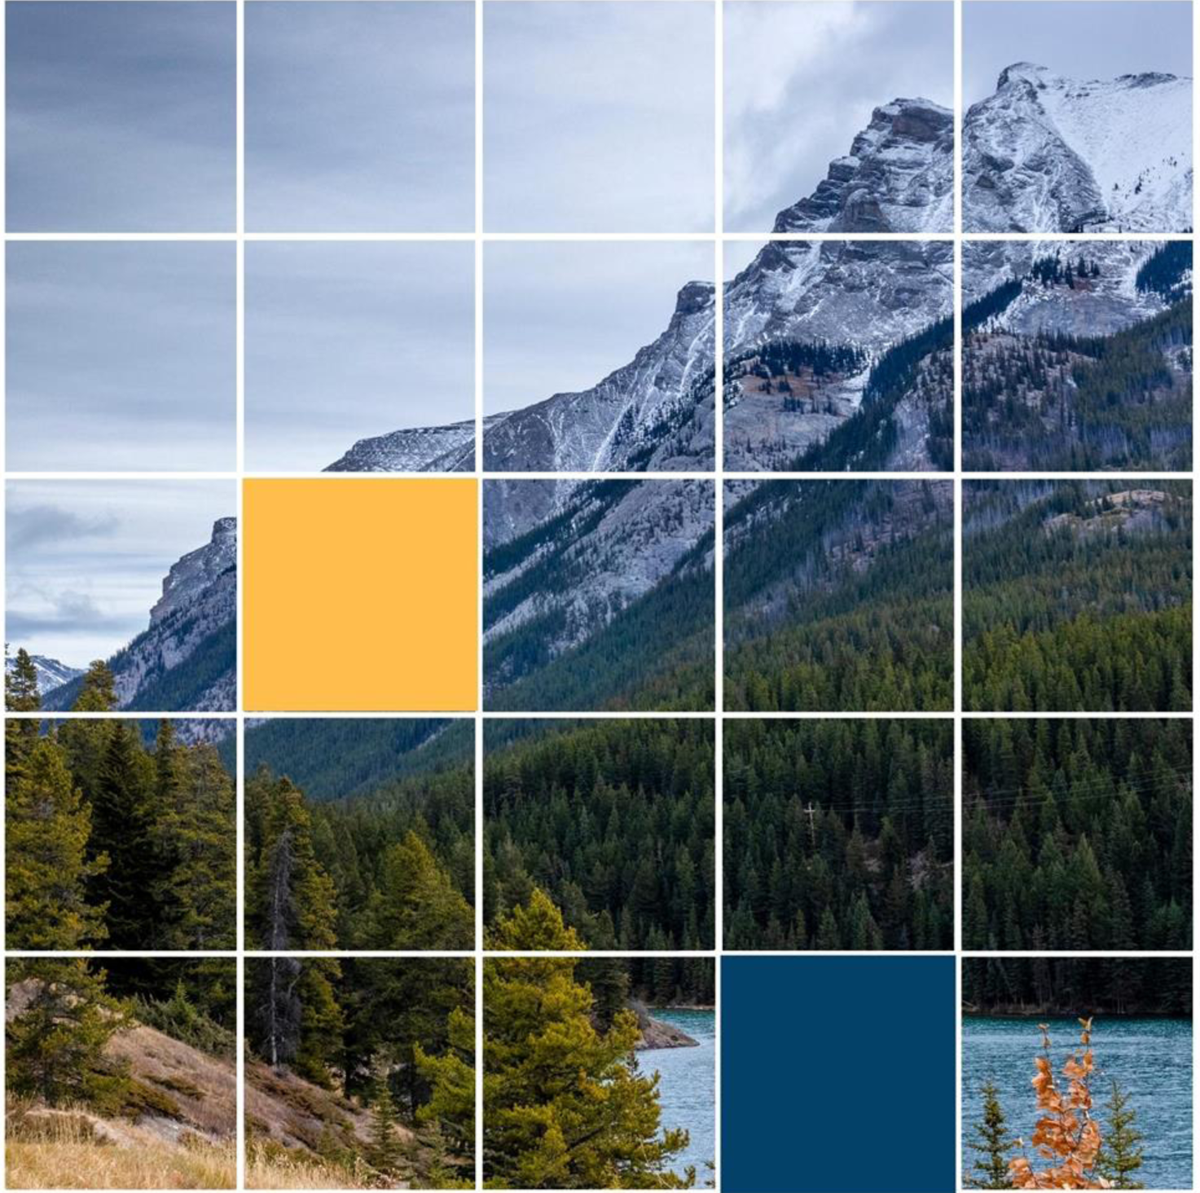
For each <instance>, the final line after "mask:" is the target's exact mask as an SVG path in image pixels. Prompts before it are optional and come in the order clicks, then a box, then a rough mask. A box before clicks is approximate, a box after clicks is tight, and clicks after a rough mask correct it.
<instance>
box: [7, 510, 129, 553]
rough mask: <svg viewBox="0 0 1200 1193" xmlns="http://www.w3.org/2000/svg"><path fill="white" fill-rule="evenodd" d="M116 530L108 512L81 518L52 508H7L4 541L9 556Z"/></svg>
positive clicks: (111, 515)
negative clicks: (45, 545)
mask: <svg viewBox="0 0 1200 1193" xmlns="http://www.w3.org/2000/svg"><path fill="white" fill-rule="evenodd" d="M119 529H120V520H119V519H118V518H117V517H116V516H115V515H114V514H112V513H106V514H103V515H100V516H85V515H83V514H77V513H75V512H74V511H72V510H68V509H63V508H62V507H61V506H56V505H26V506H19V505H18V506H13V505H10V506H9V507H8V518H7V522H6V527H5V538H6V545H7V550H8V552H9V554H10V555H12V554H15V553H17V552H20V551H29V550H31V549H34V548H37V547H40V546H42V545H43V544H50V543H53V544H58V543H63V542H65V541H67V540H71V539H91V538H101V537H108V536H111V535H115V534H116V533H117V531H118V530H119Z"/></svg>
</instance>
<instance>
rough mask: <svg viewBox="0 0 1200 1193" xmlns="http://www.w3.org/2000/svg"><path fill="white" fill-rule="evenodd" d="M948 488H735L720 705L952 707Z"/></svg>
mask: <svg viewBox="0 0 1200 1193" xmlns="http://www.w3.org/2000/svg"><path fill="white" fill-rule="evenodd" d="M952 530H953V510H952V499H951V487H950V486H949V485H948V484H944V483H939V482H918V481H853V480H837V481H799V482H797V481H772V482H767V483H764V484H761V485H756V486H754V487H753V488H750V489H749V490H748V491H746V490H745V488H744V487H743V488H740V489H732V488H731V490H730V501H729V508H728V509H727V511H726V516H725V545H726V555H725V684H726V686H725V704H726V707H727V708H729V709H735V710H736V709H748V710H751V711H775V710H782V711H786V710H814V711H816V710H825V711H843V710H859V711H893V710H895V711H898V710H916V711H923V710H930V709H945V708H949V707H950V705H951V699H952V670H953V629H954V615H953V556H954V549H953V533H952Z"/></svg>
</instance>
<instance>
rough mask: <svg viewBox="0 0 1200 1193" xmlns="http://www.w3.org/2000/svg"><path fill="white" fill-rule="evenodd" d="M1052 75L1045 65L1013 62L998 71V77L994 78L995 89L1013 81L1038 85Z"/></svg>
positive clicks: (1052, 76)
mask: <svg viewBox="0 0 1200 1193" xmlns="http://www.w3.org/2000/svg"><path fill="white" fill-rule="evenodd" d="M1054 77H1055V76H1054V75H1052V73H1051V72H1050V70H1049V69H1048V68H1047V67H1045V66H1039V65H1038V64H1037V63H1036V62H1013V63H1012V64H1010V65H1009V66H1006V67H1005V68H1004V69H1003V70H1002V71H1001V72H1000V77H999V78H998V79H997V80H996V90H997V91H999V90H1000V89H1001V88H1002V87H1006V86H1008V84H1009V83H1015V82H1024V83H1033V84H1034V85H1035V86H1038V85H1040V84H1043V83H1045V82H1046V81H1047V80H1048V79H1050V78H1054Z"/></svg>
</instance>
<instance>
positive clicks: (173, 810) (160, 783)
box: [153, 720, 237, 949]
mask: <svg viewBox="0 0 1200 1193" xmlns="http://www.w3.org/2000/svg"><path fill="white" fill-rule="evenodd" d="M154 770H155V779H154V801H153V802H154V809H155V815H154V824H153V838H154V846H155V853H156V854H157V856H158V858H159V865H160V875H159V877H158V880H157V881H156V882H155V884H154V887H153V895H154V899H155V902H156V903H157V904H158V905H159V907H160V909H161V919H160V924H159V928H158V932H157V935H156V940H157V947H158V948H164V949H204V948H232V947H233V946H234V944H235V942H236V937H237V926H236V919H237V858H236V854H235V851H234V847H233V842H234V836H235V825H234V821H235V815H236V812H235V792H234V786H233V781H232V779H231V778H230V777H229V775H228V774H227V773H226V771H225V768H224V767H223V766H222V765H221V760H220V758H219V757H218V756H217V752H216V750H214V749H213V747H212V746H210V745H207V744H205V743H200V744H197V745H195V746H192V747H190V748H187V747H183V746H180V745H179V744H178V741H177V740H176V737H175V730H174V726H173V725H172V723H171V722H170V721H168V720H164V721H163V722H162V723H161V725H160V726H159V732H158V738H157V741H156V743H155V747H154Z"/></svg>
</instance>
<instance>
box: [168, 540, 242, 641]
mask: <svg viewBox="0 0 1200 1193" xmlns="http://www.w3.org/2000/svg"><path fill="white" fill-rule="evenodd" d="M236 562H237V519H236V518H218V519H217V520H216V521H215V522H214V523H213V531H212V538H211V539H210V540H209V541H208V542H207V543H205V544H204V546H203V547H197V548H196V550H194V551H189V552H188V553H187V554H186V555H184V556H183V557H182V558H181V559H179V560H177V561H176V562H175V563H173V564H172V565H171V569H170V571H168V572H167V574H166V576H165V577H164V578H163V582H162V596H161V597H159V599H158V601H157V602H156V603H155V605H154V607H153V608H152V609H151V610H150V624H151V625H152V626H153V625H157V624H158V623H159V622H160V621H162V620H163V618H165V617H167V616H168V615H169V614H171V613H173V612H175V610H176V609H179V608H182V607H183V606H184V605H188V604H191V603H192V601H194V600H196V599H197V597H199V596H200V595H201V594H202V593H203V592H204V590H205V589H207V588H208V586H209V585H210V584H212V582H213V581H214V580H216V579H217V577H218V576H220V575H221V574H222V573H223V572H226V571H228V570H229V568H231V567H233V566H234V565H235V564H236Z"/></svg>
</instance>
